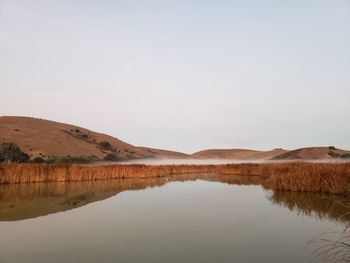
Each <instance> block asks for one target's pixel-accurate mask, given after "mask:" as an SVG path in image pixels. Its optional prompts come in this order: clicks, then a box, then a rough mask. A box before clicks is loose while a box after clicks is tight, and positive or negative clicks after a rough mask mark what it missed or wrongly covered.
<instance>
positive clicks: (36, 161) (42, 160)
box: [33, 157, 45, 163]
mask: <svg viewBox="0 0 350 263" xmlns="http://www.w3.org/2000/svg"><path fill="white" fill-rule="evenodd" d="M44 162H45V160H44V159H43V158H41V157H35V158H34V159H33V163H44Z"/></svg>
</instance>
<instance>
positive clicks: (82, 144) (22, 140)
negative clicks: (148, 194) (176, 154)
mask: <svg viewBox="0 0 350 263" xmlns="http://www.w3.org/2000/svg"><path fill="white" fill-rule="evenodd" d="M4 142H13V143H16V144H17V145H18V146H19V147H20V148H21V149H22V150H23V151H24V152H26V153H27V154H29V155H30V156H31V157H36V156H41V157H43V158H48V157H53V156H55V157H56V156H76V157H89V156H95V157H97V158H99V159H102V158H104V157H105V156H106V155H107V154H113V155H116V156H117V157H118V158H121V159H127V158H139V157H145V156H148V155H150V153H149V152H147V151H145V150H143V149H140V148H137V147H135V146H133V145H130V144H128V143H125V142H123V141H121V140H119V139H117V138H114V137H112V136H109V135H106V134H102V133H97V132H93V131H90V130H88V129H85V128H81V127H78V126H74V125H69V124H64V123H59V122H54V121H48V120H43V119H36V118H28V117H10V116H8V117H7V116H6V117H0V144H1V143H4Z"/></svg>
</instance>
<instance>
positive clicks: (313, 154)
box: [272, 146, 350, 160]
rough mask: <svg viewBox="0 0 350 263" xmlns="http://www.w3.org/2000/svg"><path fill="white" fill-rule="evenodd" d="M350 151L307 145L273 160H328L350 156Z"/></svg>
mask: <svg viewBox="0 0 350 263" xmlns="http://www.w3.org/2000/svg"><path fill="white" fill-rule="evenodd" d="M349 157H350V151H346V150H341V149H337V148H335V147H334V146H330V147H307V148H300V149H297V150H293V151H289V152H286V153H283V154H280V155H278V156H275V157H273V158H272V159H273V160H298V159H302V160H327V159H334V158H349Z"/></svg>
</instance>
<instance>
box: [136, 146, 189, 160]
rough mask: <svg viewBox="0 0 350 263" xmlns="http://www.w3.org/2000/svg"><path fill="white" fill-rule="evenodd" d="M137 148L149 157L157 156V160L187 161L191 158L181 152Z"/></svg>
mask: <svg viewBox="0 0 350 263" xmlns="http://www.w3.org/2000/svg"><path fill="white" fill-rule="evenodd" d="M138 148H139V149H142V150H144V151H146V152H147V153H148V154H149V155H153V156H157V157H158V158H161V159H188V158H190V157H191V156H190V155H189V154H186V153H182V152H175V151H168V150H161V149H154V148H149V147H138Z"/></svg>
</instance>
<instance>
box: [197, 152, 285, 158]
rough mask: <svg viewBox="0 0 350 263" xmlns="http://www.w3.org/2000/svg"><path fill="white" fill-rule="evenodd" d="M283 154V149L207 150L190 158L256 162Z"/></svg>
mask: <svg viewBox="0 0 350 263" xmlns="http://www.w3.org/2000/svg"><path fill="white" fill-rule="evenodd" d="M285 152H286V150H283V149H274V150H271V151H256V150H247V149H208V150H203V151H200V152H196V153H193V154H192V155H191V157H192V158H200V159H234V160H258V159H270V158H273V157H275V156H278V155H280V154H282V153H285Z"/></svg>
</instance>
